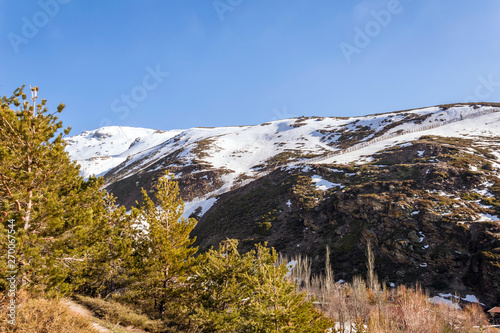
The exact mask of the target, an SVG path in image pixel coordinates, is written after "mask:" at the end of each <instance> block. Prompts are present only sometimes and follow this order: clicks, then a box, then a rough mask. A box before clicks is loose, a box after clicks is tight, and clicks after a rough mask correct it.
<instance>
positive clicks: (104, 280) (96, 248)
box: [76, 193, 136, 297]
mask: <svg viewBox="0 0 500 333" xmlns="http://www.w3.org/2000/svg"><path fill="white" fill-rule="evenodd" d="M115 201H116V198H114V197H113V196H112V195H111V194H109V193H106V196H105V198H104V207H103V209H102V210H101V211H100V213H101V215H100V216H96V217H95V218H94V219H93V220H92V223H91V224H88V225H86V226H85V228H82V229H81V230H80V232H79V233H80V234H81V235H80V236H81V237H78V238H79V239H88V240H98V241H96V242H91V243H90V244H88V245H90V246H85V244H81V246H82V247H84V248H85V252H84V256H83V258H84V264H82V265H81V266H80V267H79V268H80V270H79V272H78V273H77V274H76V276H78V279H77V281H76V284H77V285H78V290H77V291H78V292H79V293H82V294H85V295H89V296H101V297H108V296H109V295H111V294H113V293H114V292H115V291H116V290H120V289H123V288H126V287H128V285H129V284H130V283H131V279H130V277H129V272H130V269H131V267H130V260H131V255H132V252H133V238H134V228H133V223H134V220H135V218H136V216H134V214H127V213H126V211H125V207H124V206H120V207H117V206H116V204H115Z"/></svg>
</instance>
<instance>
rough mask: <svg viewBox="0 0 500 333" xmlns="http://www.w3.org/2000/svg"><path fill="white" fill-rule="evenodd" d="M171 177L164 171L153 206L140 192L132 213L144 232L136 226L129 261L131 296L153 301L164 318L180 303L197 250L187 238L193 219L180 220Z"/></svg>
mask: <svg viewBox="0 0 500 333" xmlns="http://www.w3.org/2000/svg"><path fill="white" fill-rule="evenodd" d="M173 178H174V176H173V175H171V174H170V173H169V172H166V174H165V175H164V176H163V177H161V178H160V179H159V180H158V183H157V185H156V194H155V198H156V204H155V202H153V200H152V199H151V198H150V197H149V196H148V194H147V192H146V191H145V190H144V189H143V190H142V193H143V203H142V205H141V206H140V207H139V209H134V210H133V211H134V214H135V215H136V216H137V219H138V224H142V225H143V226H145V230H141V228H139V227H136V231H137V234H136V241H135V243H134V245H133V247H134V253H133V258H135V260H134V262H135V268H134V270H135V275H136V276H137V278H138V281H137V283H136V284H135V288H133V293H132V294H131V295H133V297H139V298H141V299H143V300H153V301H154V306H155V307H156V309H157V310H158V313H159V314H160V315H162V316H166V317H168V316H170V315H171V314H172V315H176V314H177V311H178V308H179V306H180V304H182V301H181V299H182V298H183V296H184V293H183V290H184V289H183V288H184V286H185V282H186V280H187V279H188V277H189V275H190V268H191V266H192V263H193V260H194V258H193V255H194V254H195V253H196V251H197V248H195V247H192V244H193V243H194V241H195V240H194V239H192V238H190V237H189V234H190V233H191V231H192V230H193V228H194V227H195V225H196V220H194V219H192V218H190V219H185V218H182V214H183V212H184V202H183V201H182V199H181V197H180V195H179V186H178V184H177V182H175V180H173ZM157 205H158V207H157Z"/></svg>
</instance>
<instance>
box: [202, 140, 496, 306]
mask: <svg viewBox="0 0 500 333" xmlns="http://www.w3.org/2000/svg"><path fill="white" fill-rule="evenodd" d="M473 150H474V146H473V144H472V142H469V141H467V140H461V141H460V143H457V142H453V144H451V143H450V142H449V139H442V138H437V137H432V138H431V137H429V138H424V139H421V140H419V141H416V142H414V144H413V145H411V146H406V147H399V148H392V149H390V150H388V151H385V152H383V153H381V154H379V155H378V156H377V158H376V160H375V161H374V162H373V163H372V164H370V165H362V166H351V165H350V166H346V165H317V166H314V167H312V168H311V167H306V168H304V169H303V170H305V171H303V170H301V169H300V168H299V169H290V168H282V169H278V170H276V171H275V172H273V173H272V174H270V175H268V176H266V177H263V178H261V179H259V180H257V181H255V182H252V183H250V184H249V185H247V186H245V187H242V188H239V189H237V190H235V191H232V192H229V193H226V194H224V195H222V196H221V197H220V198H219V200H218V202H217V204H216V205H215V206H213V207H212V208H211V209H210V210H209V211H208V212H207V213H206V214H205V215H204V216H203V217H202V218H201V220H200V221H199V224H198V226H197V227H196V229H195V230H194V235H195V236H197V237H198V240H197V245H199V246H200V249H202V250H205V249H207V248H208V247H210V246H213V245H216V244H217V243H218V242H219V241H221V240H223V239H225V238H226V237H229V238H238V239H240V240H242V243H241V244H242V245H241V246H242V249H243V250H246V249H249V248H250V247H251V245H253V244H254V243H257V242H262V241H267V242H268V243H269V245H270V246H273V247H275V248H276V249H278V250H279V251H281V252H284V253H286V254H288V255H294V254H298V253H302V254H307V255H309V256H310V257H311V258H313V269H314V270H315V271H321V270H322V269H323V267H322V266H323V260H324V253H325V247H326V246H327V245H328V246H329V247H330V248H331V251H332V261H333V266H334V270H335V273H336V277H337V278H342V279H344V280H347V279H350V278H351V277H352V276H353V275H356V274H365V272H366V266H365V261H366V256H365V251H366V244H367V242H368V240H369V241H370V242H371V244H372V245H373V246H374V248H375V254H376V267H377V269H376V270H377V273H378V275H379V277H380V279H381V280H385V281H387V282H397V283H415V282H419V283H421V284H423V286H424V287H426V288H429V289H431V290H434V291H446V292H447V291H453V292H458V293H463V294H465V293H467V292H469V293H470V292H474V293H476V294H477V295H482V298H481V300H482V301H485V302H492V303H494V302H496V301H500V278H498V277H499V276H500V262H499V258H500V222H499V221H494V220H495V219H496V216H497V215H500V203H499V201H498V200H497V199H496V198H497V195H499V194H500V179H499V178H497V175H496V173H495V172H492V171H489V170H485V169H481V167H482V166H483V165H485V164H486V163H487V162H488V157H486V156H485V155H484V154H487V152H486V151H484V150H481V151H479V150H477V151H473ZM471 168H473V169H477V171H471ZM332 170H333V171H332ZM318 176H319V177H322V179H324V180H327V181H329V182H330V183H331V184H336V185H334V186H332V187H331V188H330V189H327V190H326V191H323V190H322V189H319V188H318V187H317V186H315V183H314V182H313V181H312V177H318ZM339 185H341V186H339ZM481 193H482V194H481Z"/></svg>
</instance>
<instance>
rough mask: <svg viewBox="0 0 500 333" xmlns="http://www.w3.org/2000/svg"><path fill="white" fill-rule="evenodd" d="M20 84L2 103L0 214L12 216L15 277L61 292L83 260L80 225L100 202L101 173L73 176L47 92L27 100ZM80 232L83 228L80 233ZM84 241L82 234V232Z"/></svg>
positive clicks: (28, 284)
mask: <svg viewBox="0 0 500 333" xmlns="http://www.w3.org/2000/svg"><path fill="white" fill-rule="evenodd" d="M23 89H24V86H23V87H21V88H18V89H17V90H16V91H15V92H14V94H13V96H12V97H6V96H4V97H2V99H1V106H0V207H1V213H0V222H1V223H2V225H3V226H4V227H5V223H6V221H8V220H10V219H13V220H14V221H15V229H16V234H15V236H16V241H17V247H16V259H17V264H18V274H17V276H18V278H19V279H20V280H21V281H19V282H20V283H21V285H23V286H25V287H30V288H36V289H39V290H42V291H46V290H48V289H53V290H55V291H57V292H66V291H69V290H70V289H71V288H72V280H71V279H72V278H71V275H72V272H74V271H75V266H77V265H78V264H79V262H81V261H82V258H81V246H80V245H81V242H82V240H78V239H77V235H78V230H81V229H82V226H83V225H85V224H86V223H89V221H91V220H92V218H93V216H94V214H95V213H96V212H97V211H98V210H99V209H100V208H99V207H102V192H101V191H100V187H101V185H102V180H100V179H97V178H94V177H90V178H89V179H88V180H84V179H83V178H82V177H81V176H79V167H78V166H77V165H76V164H75V163H74V162H71V160H70V159H69V156H68V155H67V153H66V152H65V151H64V147H65V143H64V141H63V135H67V134H68V133H69V130H70V128H67V129H65V130H64V131H63V132H62V133H61V131H60V130H61V128H62V123H61V122H60V121H58V118H57V116H56V115H55V114H56V113H59V112H61V111H62V110H63V109H64V105H63V104H60V105H59V106H58V108H57V111H56V112H55V113H52V114H49V112H48V109H47V108H46V100H42V101H41V103H40V104H37V105H35V101H36V94H37V92H38V88H36V87H35V88H32V94H33V95H32V96H33V105H31V104H30V102H29V100H28V97H27V96H26V94H25V93H24V92H23ZM80 236H83V237H85V235H81V234H80ZM83 242H88V239H84V240H83Z"/></svg>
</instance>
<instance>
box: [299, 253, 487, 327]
mask: <svg viewBox="0 0 500 333" xmlns="http://www.w3.org/2000/svg"><path fill="white" fill-rule="evenodd" d="M294 260H296V261H297V264H296V266H295V268H294V270H293V271H292V274H291V276H290V279H291V280H292V281H294V282H295V283H296V285H297V288H298V289H299V290H300V291H305V292H306V293H307V294H308V295H309V296H310V297H311V298H314V300H315V304H316V306H317V307H318V308H319V309H320V310H321V311H322V312H323V313H324V314H325V315H326V316H328V317H330V318H332V319H334V320H335V322H336V323H337V325H336V329H337V331H338V332H361V331H363V332H364V331H366V332H370V333H372V332H373V333H383V332H384V333H385V332H396V333H398V332H404V333H446V332H457V333H469V332H496V331H493V329H491V330H490V329H488V328H483V327H481V326H486V325H488V320H487V316H486V314H485V313H484V310H483V308H482V307H481V306H479V305H476V304H472V305H468V306H466V307H465V308H464V309H462V310H460V309H458V308H456V307H453V306H449V305H446V304H434V303H432V302H431V301H430V299H429V295H428V294H426V293H425V292H424V291H423V290H422V289H421V288H420V287H419V286H417V287H415V288H407V287H405V286H398V287H397V288H390V289H387V288H386V287H385V286H384V285H381V284H380V283H379V282H378V280H377V276H376V274H373V272H372V274H368V278H369V280H371V282H370V283H366V282H365V281H364V280H363V279H362V278H361V277H360V276H357V277H355V278H354V279H353V281H352V283H344V284H338V283H335V281H334V277H333V272H332V271H331V268H330V267H331V266H330V263H329V259H328V255H327V264H326V273H325V275H321V276H313V275H311V262H310V260H309V259H308V258H304V257H297V258H295V259H294ZM370 284H371V287H370V286H369V285H370Z"/></svg>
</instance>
